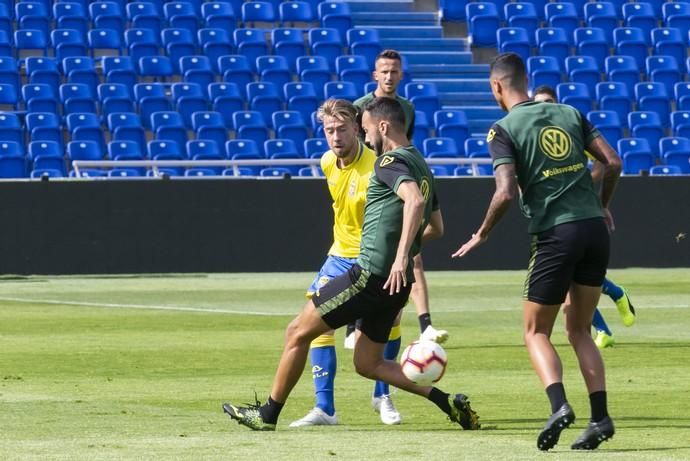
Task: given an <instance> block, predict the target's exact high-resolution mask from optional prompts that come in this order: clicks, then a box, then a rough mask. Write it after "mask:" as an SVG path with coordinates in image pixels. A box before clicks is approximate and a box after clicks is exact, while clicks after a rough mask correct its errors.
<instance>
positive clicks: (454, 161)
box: [72, 158, 492, 178]
mask: <svg viewBox="0 0 690 461" xmlns="http://www.w3.org/2000/svg"><path fill="white" fill-rule="evenodd" d="M425 160H426V162H427V163H428V164H429V165H432V166H433V165H457V166H460V165H469V166H471V167H472V173H473V175H475V176H477V175H478V170H477V166H478V165H490V164H491V163H492V160H491V159H490V158H427V159H425ZM320 162H321V161H320V160H319V159H316V158H310V159H306V158H305V159H262V160H74V161H72V167H73V168H74V175H75V176H76V177H77V178H86V177H88V176H83V175H82V170H84V169H87V168H98V169H100V168H151V171H153V174H154V175H155V176H162V173H161V172H160V168H180V167H225V168H232V169H233V172H234V173H235V176H240V170H239V169H240V167H243V166H263V167H274V166H275V167H280V166H294V165H304V166H309V167H311V169H312V174H313V175H314V176H319V173H318V167H319V164H320Z"/></svg>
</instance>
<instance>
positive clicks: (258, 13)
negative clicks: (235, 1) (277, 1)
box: [242, 1, 277, 27]
mask: <svg viewBox="0 0 690 461" xmlns="http://www.w3.org/2000/svg"><path fill="white" fill-rule="evenodd" d="M276 19H277V16H276V11H275V10H274V9H273V5H272V4H271V3H270V2H260V1H249V2H244V3H243V4H242V22H243V23H245V24H248V23H251V27H256V23H257V22H262V23H269V24H270V25H273V23H274V22H276Z"/></svg>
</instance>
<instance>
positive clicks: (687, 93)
mask: <svg viewBox="0 0 690 461" xmlns="http://www.w3.org/2000/svg"><path fill="white" fill-rule="evenodd" d="M673 94H674V96H675V100H676V110H681V111H687V110H690V83H687V82H677V83H676V84H675V86H674V88H673Z"/></svg>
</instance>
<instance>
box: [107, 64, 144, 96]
mask: <svg viewBox="0 0 690 461" xmlns="http://www.w3.org/2000/svg"><path fill="white" fill-rule="evenodd" d="M101 64H102V70H103V74H104V75H105V81H106V82H107V83H121V84H123V85H125V86H126V87H127V88H129V89H130V95H132V96H133V95H134V93H133V92H132V90H131V89H132V88H134V85H135V84H136V83H137V75H136V72H135V70H134V63H133V62H132V59H131V58H130V57H129V56H104V57H103V58H102V60H101Z"/></svg>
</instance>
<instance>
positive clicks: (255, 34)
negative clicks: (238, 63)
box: [226, 28, 268, 72]
mask: <svg viewBox="0 0 690 461" xmlns="http://www.w3.org/2000/svg"><path fill="white" fill-rule="evenodd" d="M234 37H235V46H236V47H237V52H238V54H243V55H245V56H246V57H247V61H249V65H250V67H251V69H252V70H253V71H254V72H256V58H258V57H259V56H265V55H267V54H268V44H267V42H266V37H264V31H263V30H262V29H245V28H241V29H237V30H235V32H234ZM226 54H231V53H226Z"/></svg>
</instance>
